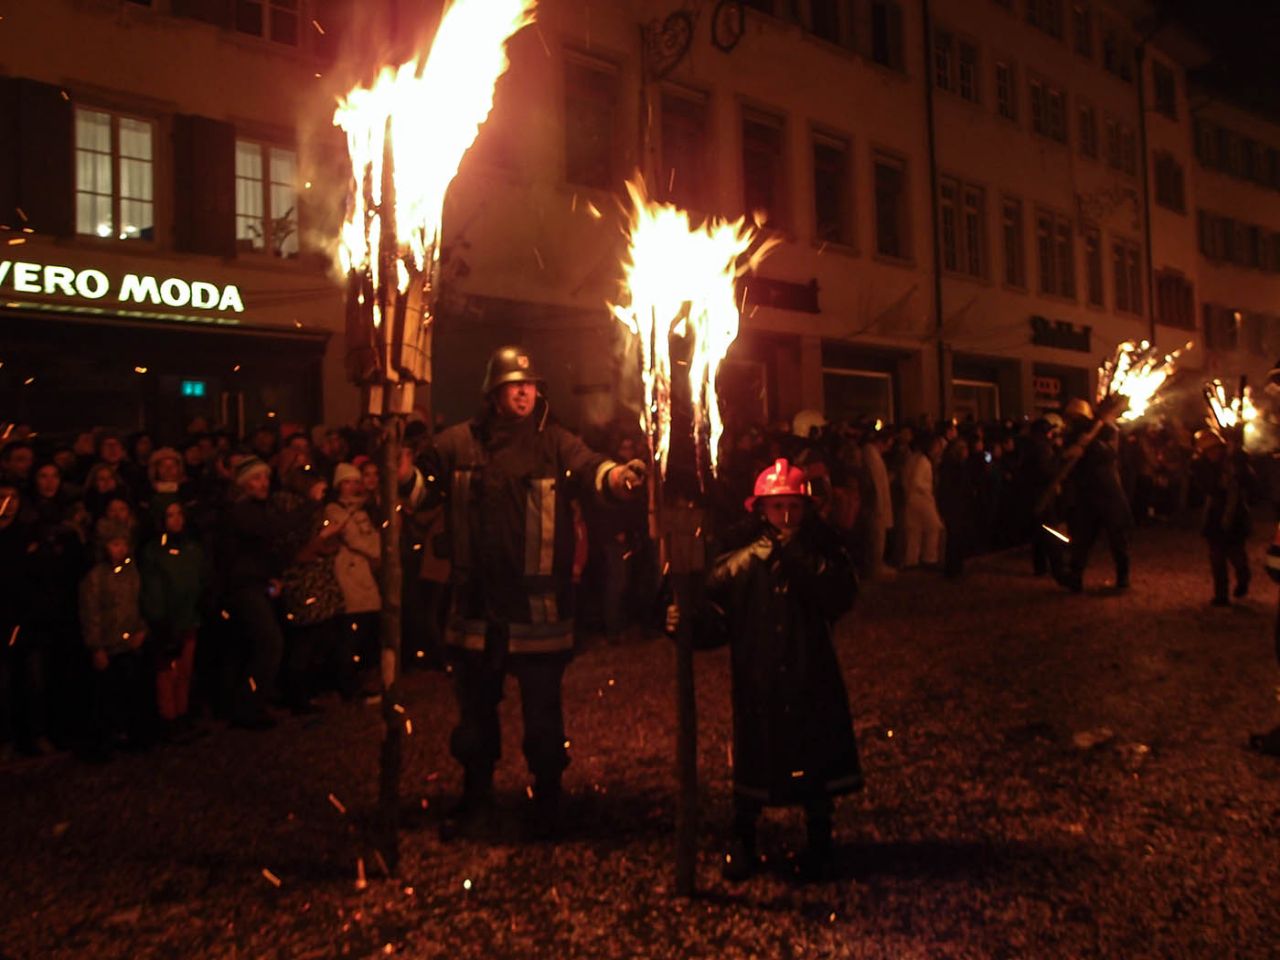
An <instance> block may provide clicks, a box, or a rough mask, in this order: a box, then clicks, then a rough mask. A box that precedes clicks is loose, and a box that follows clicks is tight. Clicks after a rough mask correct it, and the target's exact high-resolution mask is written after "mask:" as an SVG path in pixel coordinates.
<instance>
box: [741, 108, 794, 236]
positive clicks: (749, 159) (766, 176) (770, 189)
mask: <svg viewBox="0 0 1280 960" xmlns="http://www.w3.org/2000/svg"><path fill="white" fill-rule="evenodd" d="M782 134H783V121H782V119H781V118H780V117H775V116H771V115H770V114H767V113H762V112H760V111H757V110H744V111H743V114H742V205H743V210H744V211H745V212H746V214H747V216H748V217H750V216H757V215H759V214H762V215H763V222H765V223H767V224H768V225H769V226H770V227H774V228H782V227H785V226H786V209H785V208H786V180H785V176H784V173H785V171H784V169H783V135H782ZM757 219H761V217H760V216H757Z"/></svg>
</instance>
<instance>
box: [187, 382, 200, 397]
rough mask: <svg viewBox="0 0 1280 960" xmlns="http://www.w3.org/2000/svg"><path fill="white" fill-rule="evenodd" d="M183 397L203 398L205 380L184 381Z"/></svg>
mask: <svg viewBox="0 0 1280 960" xmlns="http://www.w3.org/2000/svg"><path fill="white" fill-rule="evenodd" d="M182 395H183V396H184V397H203V396H204V381H203V380H183V381H182Z"/></svg>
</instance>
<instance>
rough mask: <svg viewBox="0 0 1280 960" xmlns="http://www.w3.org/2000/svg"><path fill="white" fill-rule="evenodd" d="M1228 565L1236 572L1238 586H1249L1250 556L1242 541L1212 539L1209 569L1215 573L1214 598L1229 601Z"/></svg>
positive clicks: (1210, 542)
mask: <svg viewBox="0 0 1280 960" xmlns="http://www.w3.org/2000/svg"><path fill="white" fill-rule="evenodd" d="M1227 564H1230V565H1231V569H1233V570H1235V572H1236V585H1237V586H1244V587H1247V586H1248V585H1249V577H1250V574H1249V555H1248V554H1247V553H1246V552H1245V549H1244V541H1242V540H1221V539H1216V538H1215V539H1212V540H1210V541H1209V569H1210V570H1211V571H1213V596H1214V599H1217V600H1226V599H1227V586H1228V581H1227Z"/></svg>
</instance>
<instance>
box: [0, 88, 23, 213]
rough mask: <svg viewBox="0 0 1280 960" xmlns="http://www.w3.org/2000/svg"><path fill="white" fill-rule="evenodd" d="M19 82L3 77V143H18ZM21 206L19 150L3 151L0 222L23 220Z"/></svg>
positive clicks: (0, 129)
mask: <svg viewBox="0 0 1280 960" xmlns="http://www.w3.org/2000/svg"><path fill="white" fill-rule="evenodd" d="M18 82H19V81H18V79H17V78H16V77H0V143H17V142H18ZM17 206H18V151H17V150H0V223H3V224H5V225H6V226H12V225H13V222H14V221H15V220H21V217H19V216H18V213H17V211H16V210H15V209H14V208H15V207H17Z"/></svg>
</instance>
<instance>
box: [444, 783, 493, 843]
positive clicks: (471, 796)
mask: <svg viewBox="0 0 1280 960" xmlns="http://www.w3.org/2000/svg"><path fill="white" fill-rule="evenodd" d="M493 814H494V803H493V768H492V767H490V768H488V769H486V770H472V769H468V770H467V771H466V772H465V773H464V775H463V784H462V796H461V797H459V798H458V799H457V800H456V801H455V802H454V803H453V804H452V805H451V806H450V807H449V808H448V809H446V810H445V812H444V819H443V820H442V821H441V822H440V840H441V841H442V842H444V843H448V842H449V841H450V840H456V839H457V838H459V837H465V836H471V835H473V834H475V833H477V832H479V831H481V830H483V829H485V828H486V827H491V826H492V825H493Z"/></svg>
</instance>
